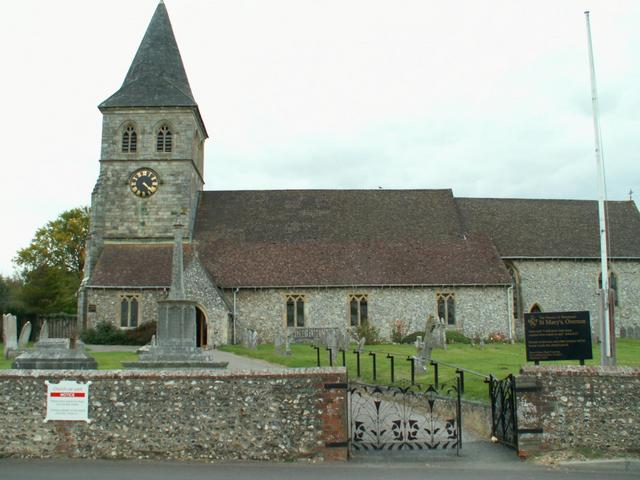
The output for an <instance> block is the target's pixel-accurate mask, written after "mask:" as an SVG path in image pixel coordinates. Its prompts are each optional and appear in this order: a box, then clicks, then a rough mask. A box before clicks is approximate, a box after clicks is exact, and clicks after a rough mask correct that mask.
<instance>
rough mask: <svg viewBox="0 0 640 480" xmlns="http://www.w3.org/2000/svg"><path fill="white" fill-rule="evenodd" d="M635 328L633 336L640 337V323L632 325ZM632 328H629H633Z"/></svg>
mask: <svg viewBox="0 0 640 480" xmlns="http://www.w3.org/2000/svg"><path fill="white" fill-rule="evenodd" d="M631 328H632V329H633V335H631V337H632V338H640V325H636V326H635V327H631ZM631 328H630V329H629V330H631Z"/></svg>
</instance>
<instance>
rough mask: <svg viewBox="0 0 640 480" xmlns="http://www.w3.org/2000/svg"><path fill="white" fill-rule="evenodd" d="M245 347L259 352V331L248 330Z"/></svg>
mask: <svg viewBox="0 0 640 480" xmlns="http://www.w3.org/2000/svg"><path fill="white" fill-rule="evenodd" d="M244 337H245V347H246V348H248V349H249V350H257V349H258V331H257V330H253V329H250V328H247V333H246V334H245V336H244Z"/></svg>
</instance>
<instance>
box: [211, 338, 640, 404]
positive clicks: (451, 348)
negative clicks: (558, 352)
mask: <svg viewBox="0 0 640 480" xmlns="http://www.w3.org/2000/svg"><path fill="white" fill-rule="evenodd" d="M354 347H355V344H354V345H352V348H351V349H350V351H349V352H348V353H347V355H346V360H347V369H348V372H349V378H350V379H355V378H356V355H355V354H354V353H353V348H354ZM220 349H221V350H224V351H226V352H232V353H235V354H238V355H244V356H248V357H252V358H259V359H262V360H266V361H268V362H271V363H276V364H280V365H283V366H287V367H315V366H316V350H315V349H314V348H312V347H311V346H309V345H299V344H297V345H291V356H288V357H285V356H281V355H277V354H276V353H275V352H274V349H273V345H270V344H266V345H259V346H258V349H257V350H250V349H247V348H244V347H243V346H240V345H223V346H221V347H220ZM369 352H375V353H376V382H375V383H384V384H388V383H390V382H391V378H390V375H391V368H390V363H391V361H390V359H388V358H387V355H388V354H391V355H393V356H394V357H395V360H394V363H395V381H396V382H398V381H400V382H403V381H408V380H409V379H410V378H411V377H410V375H411V374H410V372H411V370H410V362H408V361H407V358H408V357H409V356H411V355H415V354H416V348H415V347H414V346H413V345H399V344H382V345H367V346H365V351H364V352H363V353H362V354H361V355H360V366H361V368H360V374H361V380H362V381H364V382H367V383H371V382H373V378H372V376H373V375H372V373H373V372H372V363H373V362H372V359H373V357H372V356H370V355H369ZM328 355H329V353H328V352H327V351H326V350H325V349H321V350H320V361H321V362H320V363H321V365H322V366H328V365H329V356H328ZM593 357H594V358H593V360H587V361H586V362H585V363H586V364H587V365H598V364H599V359H600V352H599V348H598V347H595V348H594V349H593ZM432 358H433V360H435V361H437V362H444V363H447V364H451V365H455V366H458V367H461V368H464V369H468V370H472V371H474V372H478V373H481V374H484V375H490V374H493V375H494V376H495V377H497V378H500V379H501V378H504V377H505V376H507V375H508V374H510V373H512V374H517V373H518V372H519V371H520V368H521V367H522V366H523V365H525V364H526V363H527V362H526V353H525V346H524V342H521V343H515V344H513V345H511V344H503V343H490V344H486V345H484V346H476V345H463V344H449V345H447V349H446V350H433V354H432ZM617 358H618V365H621V366H622V365H625V366H640V340H634V339H626V338H625V339H617ZM553 363H556V364H577V363H578V362H577V361H575V362H553ZM336 364H337V365H342V357H341V355H338V358H337V362H336ZM545 364H546V365H551V364H552V363H551V362H543V363H542V365H545ZM433 373H434V369H433V367H432V366H429V367H428V369H427V373H426V374H420V375H418V374H416V382H417V383H421V384H430V383H433ZM438 376H439V382H440V383H444V384H447V383H448V384H451V383H452V382H454V381H455V376H456V373H455V369H454V368H451V367H448V366H445V365H442V364H441V365H440V366H439V372H438ZM463 396H464V398H467V399H469V400H480V401H488V387H487V385H486V383H484V378H483V377H480V376H476V375H472V374H470V373H468V372H467V373H465V378H464V395H463Z"/></svg>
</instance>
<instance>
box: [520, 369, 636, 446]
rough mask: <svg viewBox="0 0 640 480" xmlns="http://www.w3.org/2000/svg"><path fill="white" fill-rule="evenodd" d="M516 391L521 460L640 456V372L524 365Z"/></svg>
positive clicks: (634, 370)
mask: <svg viewBox="0 0 640 480" xmlns="http://www.w3.org/2000/svg"><path fill="white" fill-rule="evenodd" d="M516 391H517V392H518V393H517V401H518V407H517V408H518V430H519V432H520V434H519V436H518V442H519V449H520V452H519V453H520V455H521V456H527V455H531V454H535V453H542V452H545V451H555V450H575V449H587V450H593V451H610V452H632V453H640V408H638V405H639V404H638V399H639V398H640V368H637V367H635V368H631V367H579V366H563V367H555V366H549V367H524V368H523V369H522V370H521V372H520V376H519V377H517V379H516ZM527 432H528V433H527Z"/></svg>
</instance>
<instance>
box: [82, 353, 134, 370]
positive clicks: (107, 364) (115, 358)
mask: <svg viewBox="0 0 640 480" xmlns="http://www.w3.org/2000/svg"><path fill="white" fill-rule="evenodd" d="M87 353H88V354H89V355H91V356H92V357H93V358H95V359H96V362H98V370H120V369H121V368H122V362H135V361H137V360H138V355H136V353H135V352H87Z"/></svg>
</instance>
